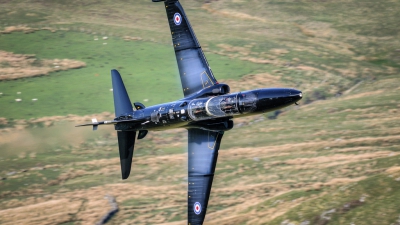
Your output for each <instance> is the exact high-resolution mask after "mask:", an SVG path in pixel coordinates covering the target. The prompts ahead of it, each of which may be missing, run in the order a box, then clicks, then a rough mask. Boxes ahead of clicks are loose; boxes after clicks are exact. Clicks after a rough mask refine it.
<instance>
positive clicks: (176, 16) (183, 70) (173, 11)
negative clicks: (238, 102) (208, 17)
mask: <svg viewBox="0 0 400 225" xmlns="http://www.w3.org/2000/svg"><path fill="white" fill-rule="evenodd" d="M160 1H161V0H153V2H160ZM163 2H164V5H165V9H166V13H167V18H168V23H169V27H170V30H171V36H172V42H173V46H174V50H175V56H176V61H177V63H178V69H179V74H180V78H181V83H182V89H183V94H184V96H185V97H186V96H188V95H191V94H193V93H196V92H198V91H200V90H202V89H204V88H208V87H211V86H212V85H214V84H217V83H218V82H217V80H216V79H215V77H214V74H213V72H212V71H211V68H210V66H209V65H208V62H207V59H206V57H205V55H204V53H203V50H202V49H201V46H200V43H199V41H198V40H197V37H196V34H195V33H194V31H193V28H192V26H191V25H190V22H189V19H188V18H187V16H186V13H185V11H184V10H183V7H182V5H181V3H180V2H179V1H178V0H166V1H163Z"/></svg>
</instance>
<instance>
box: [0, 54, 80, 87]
mask: <svg viewBox="0 0 400 225" xmlns="http://www.w3.org/2000/svg"><path fill="white" fill-rule="evenodd" d="M85 66H86V64H85V63H84V62H81V61H77V60H71V59H52V60H50V59H45V60H38V59H37V58H36V57H35V55H26V54H14V53H11V52H6V51H0V81H1V80H15V79H20V78H25V77H35V76H43V75H48V74H49V73H51V72H55V71H61V70H69V69H78V68H82V67H85Z"/></svg>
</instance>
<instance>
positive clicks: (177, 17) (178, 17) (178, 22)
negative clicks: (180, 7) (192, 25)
mask: <svg viewBox="0 0 400 225" xmlns="http://www.w3.org/2000/svg"><path fill="white" fill-rule="evenodd" d="M174 23H175V25H177V26H179V25H181V23H182V16H181V14H179V13H175V14H174Z"/></svg>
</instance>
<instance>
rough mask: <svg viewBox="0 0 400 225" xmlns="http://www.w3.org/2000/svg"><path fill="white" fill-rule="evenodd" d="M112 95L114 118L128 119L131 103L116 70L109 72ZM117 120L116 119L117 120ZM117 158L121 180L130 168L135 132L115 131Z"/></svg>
mask: <svg viewBox="0 0 400 225" xmlns="http://www.w3.org/2000/svg"><path fill="white" fill-rule="evenodd" d="M111 79H112V86H113V93H114V108H115V117H117V118H121V117H122V118H123V117H128V116H129V115H131V113H132V112H133V108H132V103H131V100H130V99H129V96H128V93H127V92H126V89H125V85H124V82H123V81H122V78H121V75H120V74H119V73H118V71H117V70H111ZM117 120H118V119H117ZM117 134H118V147H119V158H120V162H121V173H122V179H126V178H128V177H129V174H130V173H131V167H132V156H133V149H134V147H135V139H136V132H135V131H117Z"/></svg>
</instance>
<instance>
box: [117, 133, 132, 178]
mask: <svg viewBox="0 0 400 225" xmlns="http://www.w3.org/2000/svg"><path fill="white" fill-rule="evenodd" d="M117 134H118V146H119V158H120V162H121V174H122V179H123V180H125V179H126V178H128V177H129V174H130V173H131V167H132V156H133V150H134V147H135V139H136V131H118V132H117Z"/></svg>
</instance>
